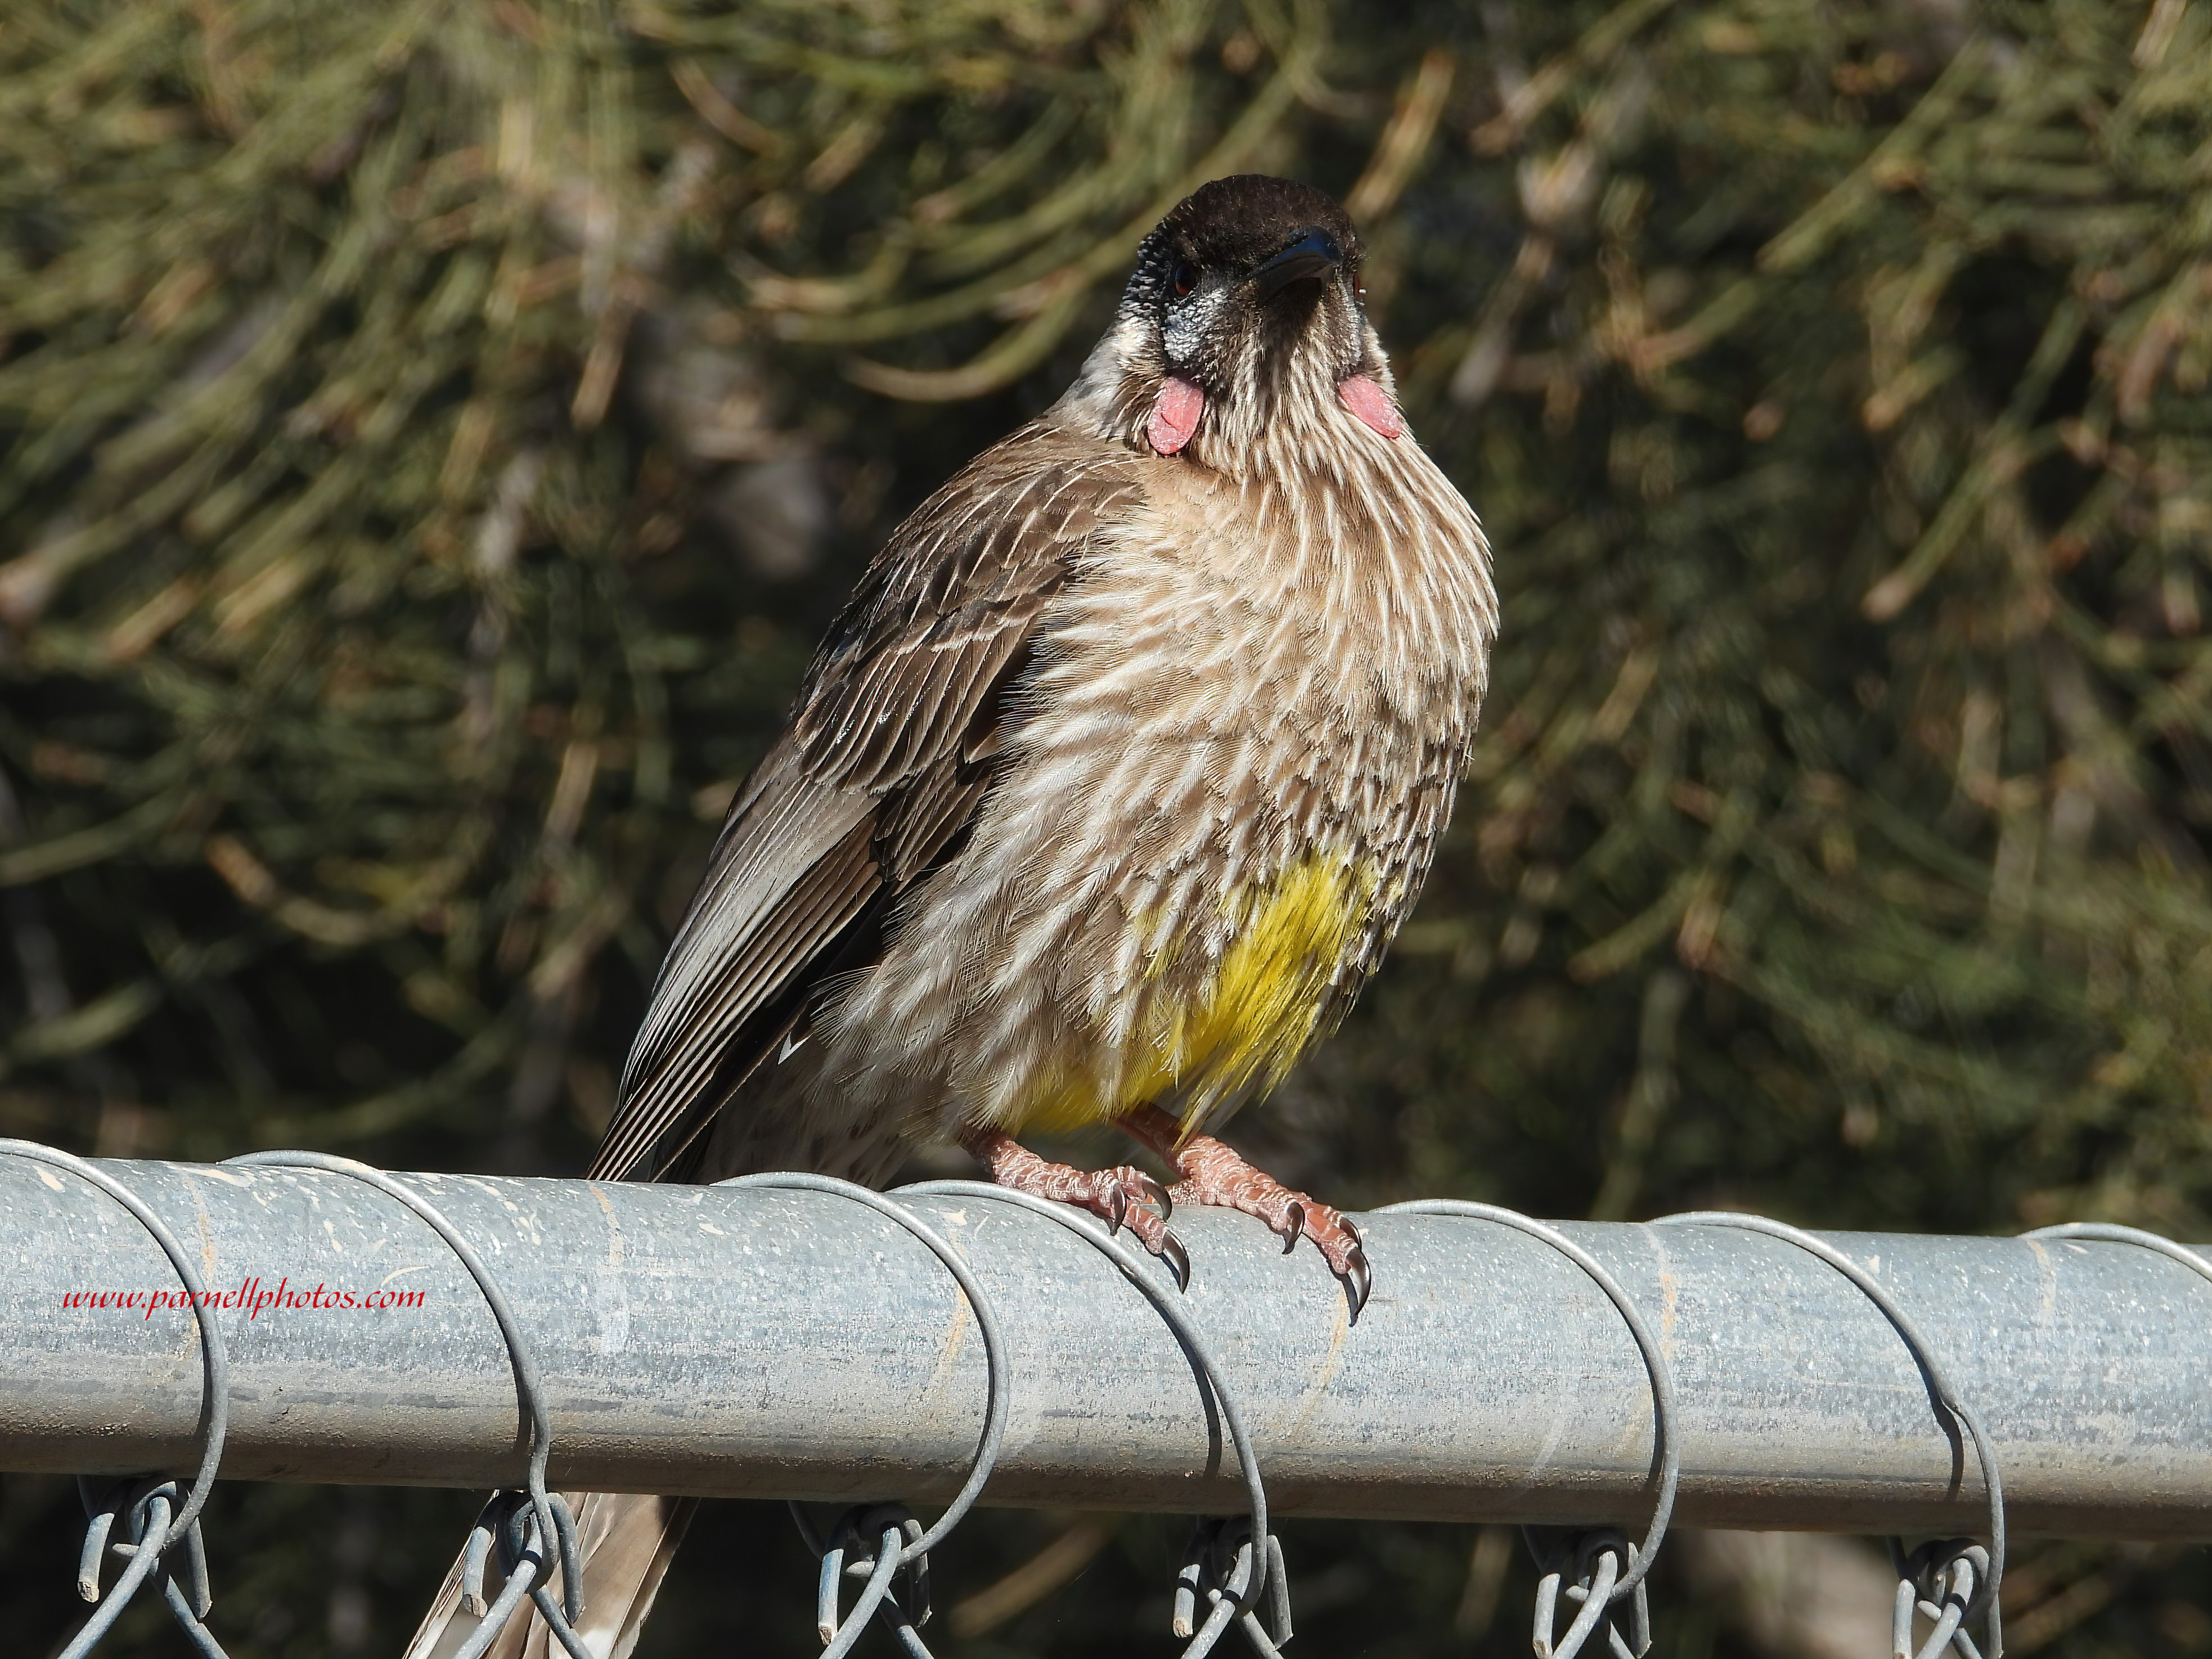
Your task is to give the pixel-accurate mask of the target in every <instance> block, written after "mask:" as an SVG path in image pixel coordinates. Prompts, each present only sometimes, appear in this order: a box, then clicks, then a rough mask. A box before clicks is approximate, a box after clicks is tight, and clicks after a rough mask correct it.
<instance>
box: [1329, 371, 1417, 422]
mask: <svg viewBox="0 0 2212 1659" xmlns="http://www.w3.org/2000/svg"><path fill="white" fill-rule="evenodd" d="M1336 395H1337V396H1338V397H1340V398H1343V399H1344V406H1345V407H1346V409H1348V410H1351V411H1352V413H1353V414H1355V415H1357V416H1358V417H1359V418H1360V420H1361V421H1363V422H1365V423H1366V424H1367V425H1369V426H1370V427H1372V428H1375V430H1376V431H1377V432H1379V433H1381V434H1382V435H1383V436H1384V437H1386V438H1395V437H1396V436H1397V435H1399V434H1400V433H1401V432H1403V431H1404V430H1405V429H1406V417H1405V416H1402V415H1401V414H1399V412H1398V406H1397V405H1396V404H1394V403H1392V402H1391V401H1390V394H1389V392H1385V391H1383V388H1382V387H1381V386H1378V385H1376V383H1375V380H1374V379H1373V378H1372V377H1371V376H1370V375H1365V374H1355V375H1353V376H1352V378H1351V379H1350V380H1339V381H1338V382H1337V383H1336Z"/></svg>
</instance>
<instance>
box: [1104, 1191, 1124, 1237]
mask: <svg viewBox="0 0 2212 1659" xmlns="http://www.w3.org/2000/svg"><path fill="white" fill-rule="evenodd" d="M1106 1195H1107V1198H1108V1199H1109V1201H1110V1202H1111V1203H1112V1204H1113V1206H1114V1208H1113V1212H1112V1213H1110V1214H1109V1215H1108V1216H1107V1218H1106V1231H1107V1232H1108V1233H1109V1235H1111V1234H1115V1233H1118V1232H1120V1231H1121V1224H1122V1223H1123V1222H1125V1221H1127V1219H1128V1218H1129V1194H1127V1192H1126V1191H1125V1190H1123V1188H1122V1186H1121V1182H1118V1181H1116V1182H1114V1183H1113V1184H1112V1185H1110V1186H1109V1187H1108V1188H1107V1189H1106Z"/></svg>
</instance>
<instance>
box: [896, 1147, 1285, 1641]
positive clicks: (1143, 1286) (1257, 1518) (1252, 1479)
mask: <svg viewBox="0 0 2212 1659" xmlns="http://www.w3.org/2000/svg"><path fill="white" fill-rule="evenodd" d="M896 1195H898V1196H908V1195H910V1196H914V1197H918V1198H921V1197H930V1198H978V1199H987V1200H992V1201H994V1202H996V1203H1000V1204H1011V1205H1013V1206H1015V1207H1017V1208H1018V1209H1024V1210H1030V1211H1033V1212H1036V1214H1038V1215H1041V1216H1043V1217H1044V1218H1046V1219H1048V1220H1049V1221H1054V1222H1057V1223H1058V1224H1059V1225H1061V1226H1063V1227H1065V1228H1066V1229H1067V1230H1068V1231H1070V1232H1072V1233H1073V1234H1075V1235H1076V1236H1077V1237H1080V1238H1082V1239H1083V1240H1084V1241H1085V1242H1086V1243H1089V1244H1090V1245H1091V1246H1092V1247H1093V1248H1094V1249H1097V1250H1098V1251H1099V1252H1101V1253H1102V1254H1103V1255H1104V1256H1105V1257H1106V1259H1107V1260H1108V1261H1111V1262H1112V1263H1113V1264H1114V1265H1115V1267H1117V1268H1119V1269H1120V1270H1121V1276H1122V1277H1123V1278H1124V1279H1127V1280H1128V1281H1129V1282H1130V1283H1131V1284H1132V1285H1135V1286H1136V1287H1137V1289H1138V1290H1139V1291H1141V1292H1142V1293H1143V1295H1144V1297H1145V1299H1146V1301H1148V1302H1150V1303H1151V1304H1152V1306H1153V1308H1154V1309H1155V1310H1158V1313H1159V1316H1160V1317H1161V1318H1162V1319H1164V1320H1165V1321H1166V1322H1167V1323H1168V1328H1170V1330H1172V1331H1173V1332H1174V1333H1175V1334H1176V1340H1178V1341H1179V1342H1181V1343H1182V1346H1183V1350H1184V1352H1187V1353H1188V1354H1189V1355H1190V1357H1191V1358H1192V1359H1193V1360H1194V1362H1195V1363H1196V1364H1197V1366H1198V1369H1199V1372H1200V1375H1201V1376H1203V1377H1204V1378H1205V1379H1206V1388H1207V1389H1208V1390H1210V1391H1211V1392H1212V1395H1213V1399H1214V1403H1215V1404H1216V1405H1217V1406H1218V1407H1219V1408H1220V1412H1221V1421H1222V1424H1223V1425H1224V1426H1225V1428H1226V1429H1227V1430H1228V1431H1229V1441H1230V1444H1231V1447H1232V1448H1233V1449H1235V1451H1236V1453H1237V1473H1238V1474H1241V1475H1242V1476H1243V1480H1244V1493H1245V1500H1246V1505H1247V1510H1246V1514H1245V1515H1244V1516H1242V1517H1239V1519H1240V1521H1241V1523H1242V1525H1243V1527H1244V1528H1245V1531H1244V1533H1243V1543H1242V1544H1241V1545H1240V1546H1238V1547H1237V1553H1236V1554H1235V1555H1234V1556H1233V1557H1232V1558H1231V1562H1232V1565H1231V1567H1230V1569H1229V1571H1228V1572H1227V1573H1226V1575H1225V1576H1223V1577H1220V1578H1218V1580H1217V1579H1216V1578H1215V1577H1213V1576H1212V1575H1210V1574H1208V1573H1206V1571H1204V1570H1203V1566H1202V1565H1201V1568H1200V1571H1198V1572H1197V1573H1195V1574H1194V1573H1193V1569H1192V1565H1191V1564H1190V1563H1189V1562H1188V1561H1187V1562H1186V1563H1185V1564H1184V1566H1183V1569H1182V1573H1180V1574H1178V1575H1177V1578H1176V1586H1177V1589H1176V1607H1177V1613H1176V1624H1175V1633H1176V1636H1177V1637H1178V1638H1182V1637H1186V1636H1187V1637H1188V1638H1189V1639H1188V1644H1187V1645H1186V1646H1185V1647H1184V1649H1183V1650H1182V1656H1181V1659H1205V1656H1206V1654H1208V1653H1210V1652H1212V1650H1213V1647H1214V1644H1216V1643H1218V1642H1219V1641H1220V1639H1221V1638H1222V1634H1223V1632H1225V1631H1226V1630H1227V1629H1228V1628H1229V1626H1231V1624H1232V1623H1233V1624H1235V1625H1236V1626H1237V1627H1238V1628H1239V1629H1241V1630H1242V1631H1243V1633H1244V1637H1245V1639H1246V1640H1247V1641H1249V1643H1250V1644H1252V1647H1253V1650H1255V1652H1257V1653H1259V1654H1260V1655H1261V1656H1262V1659H1274V1655H1275V1651H1276V1648H1277V1645H1278V1644H1279V1642H1285V1641H1288V1640H1289V1639H1290V1634H1289V1632H1290V1627H1291V1621H1290V1601H1289V1597H1288V1593H1287V1589H1283V1588H1279V1589H1278V1590H1277V1593H1276V1595H1275V1597H1274V1600H1273V1602H1272V1603H1271V1604H1270V1610H1271V1612H1272V1611H1276V1610H1279V1620H1278V1621H1277V1628H1278V1629H1279V1631H1280V1632H1282V1634H1281V1635H1280V1636H1279V1637H1278V1638H1270V1637H1269V1635H1268V1633H1267V1629H1266V1627H1265V1626H1262V1625H1261V1621H1260V1619H1259V1616H1258V1611H1257V1609H1258V1607H1259V1606H1260V1598H1261V1595H1263V1594H1264V1593H1266V1591H1267V1589H1268V1586H1269V1585H1270V1584H1273V1585H1276V1586H1278V1587H1282V1586H1284V1585H1285V1579H1284V1577H1283V1572H1282V1559H1283V1557H1282V1547H1281V1546H1280V1545H1279V1543H1278V1542H1277V1541H1276V1540H1275V1537H1274V1534H1273V1533H1271V1532H1269V1531H1268V1529H1267V1487H1266V1486H1264V1485H1263V1484H1262V1483H1261V1479H1260V1458H1259V1454H1258V1453H1257V1452H1256V1451H1255V1450H1254V1449H1253V1446H1252V1437H1251V1435H1250V1434H1249V1432H1248V1431H1246V1429H1245V1426H1244V1414H1243V1412H1241V1411H1240V1410H1238V1409H1237V1400H1236V1396H1235V1395H1233V1394H1232V1393H1231V1390H1230V1388H1229V1379H1228V1377H1227V1376H1225V1374H1224V1373H1223V1371H1222V1369H1221V1364H1220V1362H1219V1361H1218V1360H1217V1359H1216V1358H1214V1356H1213V1350H1212V1347H1211V1346H1208V1345H1207V1343H1206V1338H1205V1335H1204V1334H1203V1333H1202V1332H1200V1329H1199V1328H1198V1322H1197V1321H1195V1320H1194V1319H1193V1318H1192V1317H1191V1316H1190V1310H1189V1309H1188V1306H1187V1305H1186V1304H1184V1302H1183V1299H1182V1293H1181V1292H1180V1291H1171V1290H1170V1289H1169V1288H1168V1287H1167V1286H1166V1285H1163V1284H1161V1283H1160V1281H1159V1279H1158V1278H1156V1277H1155V1276H1154V1275H1153V1273H1152V1272H1151V1271H1150V1270H1149V1267H1148V1264H1149V1262H1150V1261H1151V1258H1150V1257H1148V1256H1140V1255H1138V1254H1137V1253H1136V1252H1135V1251H1133V1250H1132V1249H1130V1248H1129V1247H1128V1246H1127V1244H1125V1243H1122V1242H1121V1239H1120V1238H1118V1237H1115V1235H1114V1234H1113V1233H1111V1232H1109V1231H1107V1230H1106V1228H1105V1227H1103V1225H1100V1224H1099V1223H1098V1222H1097V1221H1095V1220H1093V1219H1092V1218H1091V1217H1090V1216H1088V1215H1086V1214H1085V1213H1084V1212H1082V1211H1080V1210H1077V1209H1074V1208H1072V1207H1070V1206H1067V1205H1065V1204H1055V1203H1053V1202H1052V1201H1051V1200H1048V1199H1042V1198H1035V1197H1032V1196H1030V1194H1027V1193H1021V1192H1016V1191H1014V1190H1013V1189H1012V1188H1008V1187H994V1186H993V1185H992V1184H991V1183H989V1182H983V1181H924V1182H917V1183H915V1185H913V1186H910V1187H901V1188H898V1189H897V1193H896ZM1257 1539H1264V1540H1265V1541H1266V1547H1264V1548H1255V1547H1253V1541H1254V1540H1257ZM1186 1578H1188V1580H1189V1583H1190V1590H1191V1595H1190V1600H1189V1602H1188V1607H1187V1608H1186V1607H1185V1604H1184V1601H1183V1595H1182V1587H1183V1584H1184V1581H1185V1579H1186ZM1201 1595H1203V1597H1204V1599H1205V1600H1206V1601H1207V1602H1208V1603H1209V1607H1208V1611H1207V1613H1206V1620H1205V1621H1204V1622H1203V1623H1202V1624H1198V1625H1197V1626H1196V1628H1195V1629H1188V1628H1186V1626H1188V1624H1189V1623H1191V1622H1192V1621H1193V1620H1194V1619H1195V1615H1196V1612H1197V1607H1198V1601H1199V1600H1200V1596H1201ZM1186 1611H1187V1612H1188V1613H1189V1614H1190V1615H1191V1617H1190V1619H1186V1618H1185V1617H1184V1613H1185V1612H1186Z"/></svg>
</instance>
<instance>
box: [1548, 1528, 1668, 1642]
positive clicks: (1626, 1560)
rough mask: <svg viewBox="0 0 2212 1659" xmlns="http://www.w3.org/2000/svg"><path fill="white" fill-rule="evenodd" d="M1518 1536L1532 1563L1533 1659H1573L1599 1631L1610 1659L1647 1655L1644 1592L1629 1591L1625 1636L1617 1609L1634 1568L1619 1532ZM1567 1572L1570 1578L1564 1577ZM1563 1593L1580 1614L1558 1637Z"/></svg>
mask: <svg viewBox="0 0 2212 1659" xmlns="http://www.w3.org/2000/svg"><path fill="white" fill-rule="evenodd" d="M1546 1530H1550V1529H1546ZM1521 1536H1522V1541H1523V1542H1524V1543H1526V1544H1527V1545H1528V1553H1530V1554H1531V1555H1533V1556H1534V1557H1535V1558H1536V1571H1537V1573H1538V1577H1537V1579H1536V1615H1535V1618H1534V1620H1533V1621H1532V1624H1531V1627H1530V1630H1529V1635H1528V1644H1529V1646H1530V1648H1531V1649H1533V1650H1534V1652H1535V1655H1536V1659H1573V1656H1575V1655H1576V1654H1577V1653H1580V1652H1581V1651H1582V1650H1583V1644H1585V1643H1587V1642H1588V1641H1589V1638H1591V1637H1592V1636H1593V1635H1595V1633H1596V1632H1599V1631H1601V1630H1602V1631H1603V1632H1605V1639H1606V1645H1607V1648H1608V1649H1609V1650H1611V1651H1612V1653H1613V1656H1614V1659H1641V1656H1642V1655H1643V1654H1644V1653H1646V1652H1648V1651H1649V1650H1650V1647H1651V1604H1650V1600H1649V1599H1648V1597H1647V1596H1646V1595H1645V1593H1644V1589H1645V1587H1644V1585H1643V1584H1642V1583H1638V1584H1635V1585H1633V1586H1632V1587H1631V1590H1630V1594H1629V1596H1628V1609H1627V1614H1628V1632H1627V1633H1626V1635H1623V1634H1622V1632H1621V1630H1620V1611H1619V1610H1618V1608H1617V1607H1616V1606H1615V1599H1614V1598H1615V1596H1616V1595H1617V1594H1618V1592H1619V1590H1620V1580H1621V1577H1622V1576H1623V1575H1624V1574H1625V1573H1626V1572H1627V1571H1630V1570H1632V1567H1633V1566H1634V1565H1637V1551H1636V1547H1635V1546H1634V1545H1633V1544H1631V1543H1630V1542H1629V1541H1628V1535H1627V1534H1626V1533H1624V1532H1622V1531H1621V1530H1620V1528H1617V1527H1591V1528H1583V1529H1579V1530H1577V1529H1567V1528H1562V1529H1559V1530H1558V1531H1557V1532H1556V1533H1555V1534H1554V1535H1553V1536H1551V1537H1549V1538H1548V1539H1547V1537H1546V1535H1545V1531H1540V1530H1539V1529H1538V1528H1534V1527H1523V1528H1521ZM1644 1560H1646V1561H1648V1560H1650V1556H1648V1555H1647V1556H1645V1557H1644ZM1570 1572H1571V1573H1572V1575H1573V1577H1571V1578H1570V1577H1568V1576H1567V1575H1568V1574H1569V1573H1570ZM1563 1594H1564V1595H1565V1597H1566V1598H1567V1600H1568V1601H1576V1602H1579V1603H1581V1605H1582V1610H1581V1611H1580V1612H1579V1613H1577V1614H1575V1616H1574V1619H1573V1620H1572V1621H1571V1623H1570V1624H1569V1625H1568V1626H1567V1631H1566V1634H1565V1635H1564V1636H1561V1635H1559V1634H1558V1631H1559V1597H1560V1596H1561V1595H1563Z"/></svg>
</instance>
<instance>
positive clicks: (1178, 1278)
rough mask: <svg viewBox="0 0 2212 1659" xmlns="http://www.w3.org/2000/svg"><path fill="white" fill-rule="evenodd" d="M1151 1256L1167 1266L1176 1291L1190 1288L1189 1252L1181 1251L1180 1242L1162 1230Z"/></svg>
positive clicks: (1164, 1229) (1172, 1234)
mask: <svg viewBox="0 0 2212 1659" xmlns="http://www.w3.org/2000/svg"><path fill="white" fill-rule="evenodd" d="M1152 1254H1153V1255H1156V1256H1158V1257H1159V1259H1160V1260H1161V1261H1164V1262H1166V1263H1167V1264H1168V1271H1169V1272H1170V1273H1173V1274H1174V1275H1175V1282H1176V1289H1177V1290H1179V1291H1187V1290H1188V1289H1189V1288H1190V1252H1189V1251H1188V1250H1186V1249H1183V1247H1182V1240H1181V1239H1180V1238H1177V1237H1176V1236H1175V1234H1174V1233H1172V1232H1170V1231H1168V1230H1167V1229H1166V1228H1162V1229H1161V1230H1160V1242H1159V1246H1158V1249H1155V1250H1154V1251H1153V1252H1152Z"/></svg>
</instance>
